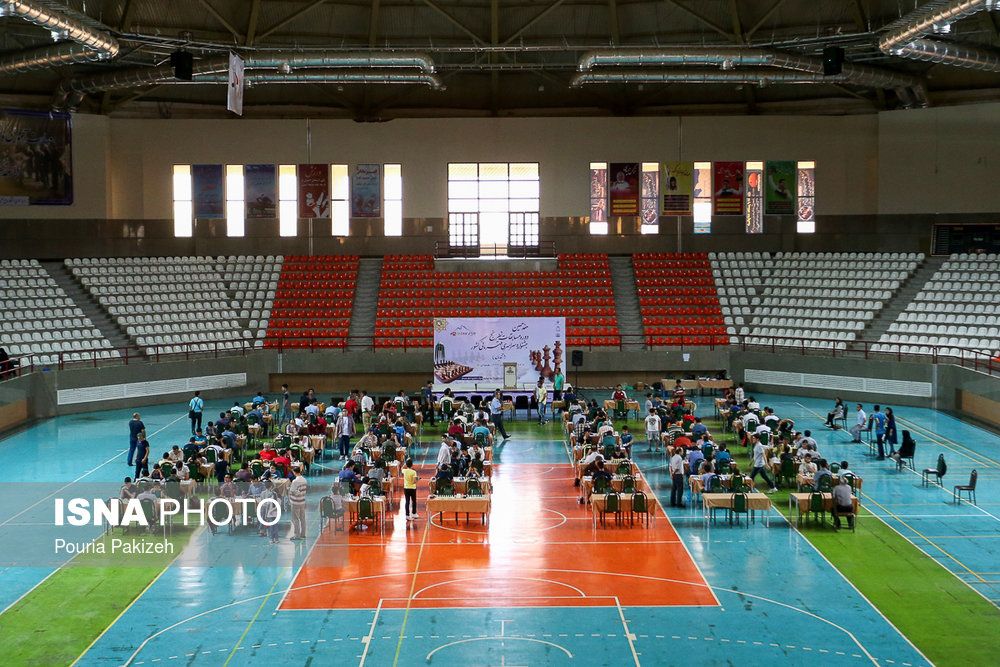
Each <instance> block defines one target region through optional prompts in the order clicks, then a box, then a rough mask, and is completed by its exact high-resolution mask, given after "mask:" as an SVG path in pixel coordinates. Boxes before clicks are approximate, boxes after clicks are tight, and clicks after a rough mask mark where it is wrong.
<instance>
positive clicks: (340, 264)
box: [264, 255, 358, 348]
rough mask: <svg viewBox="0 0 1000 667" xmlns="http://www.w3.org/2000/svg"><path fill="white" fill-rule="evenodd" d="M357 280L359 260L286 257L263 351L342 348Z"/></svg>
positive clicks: (352, 256)
mask: <svg viewBox="0 0 1000 667" xmlns="http://www.w3.org/2000/svg"><path fill="white" fill-rule="evenodd" d="M357 279H358V256H357V255H336V256H334V255H328V256H317V257H307V256H289V257H286V258H285V260H284V263H283V264H282V267H281V277H280V278H279V280H278V284H277V290H276V291H275V293H274V307H273V308H272V309H271V312H270V322H269V324H268V326H267V337H266V338H265V340H264V347H269V348H275V347H281V348H286V347H292V348H296V347H298V348H308V347H339V348H343V347H346V344H347V332H348V329H349V327H350V324H351V309H352V307H353V303H354V286H355V284H356V282H357Z"/></svg>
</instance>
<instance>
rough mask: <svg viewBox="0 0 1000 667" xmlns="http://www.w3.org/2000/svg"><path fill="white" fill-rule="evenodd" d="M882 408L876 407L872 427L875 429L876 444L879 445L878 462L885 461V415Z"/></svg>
mask: <svg viewBox="0 0 1000 667" xmlns="http://www.w3.org/2000/svg"><path fill="white" fill-rule="evenodd" d="M881 409H882V408H881V406H878V405H876V406H875V412H873V413H872V426H874V427H875V442H876V443H878V460H879V461H884V460H885V422H886V420H885V413H883V412H882V411H881Z"/></svg>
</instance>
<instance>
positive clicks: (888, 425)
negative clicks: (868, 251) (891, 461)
mask: <svg viewBox="0 0 1000 667" xmlns="http://www.w3.org/2000/svg"><path fill="white" fill-rule="evenodd" d="M885 441H886V442H887V443H888V444H889V456H893V455H894V454H895V453H896V444H897V442H898V441H897V440H896V415H895V414H893V412H892V408H886V409H885Z"/></svg>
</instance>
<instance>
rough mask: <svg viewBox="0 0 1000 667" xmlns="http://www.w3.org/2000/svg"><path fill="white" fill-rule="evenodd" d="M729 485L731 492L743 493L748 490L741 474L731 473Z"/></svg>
mask: <svg viewBox="0 0 1000 667" xmlns="http://www.w3.org/2000/svg"><path fill="white" fill-rule="evenodd" d="M729 487H730V491H732V492H733V493H745V492H746V491H748V490H749V489H748V487H749V484H747V483H746V481H745V480H744V479H743V475H733V476H732V477H730V482H729Z"/></svg>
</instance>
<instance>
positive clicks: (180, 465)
mask: <svg viewBox="0 0 1000 667" xmlns="http://www.w3.org/2000/svg"><path fill="white" fill-rule="evenodd" d="M174 472H175V473H176V474H177V478H178V479H188V478H190V477H191V471H190V470H189V469H188V467H187V466H186V465H184V462H183V461H178V462H177V463H176V464H175V465H174Z"/></svg>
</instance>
